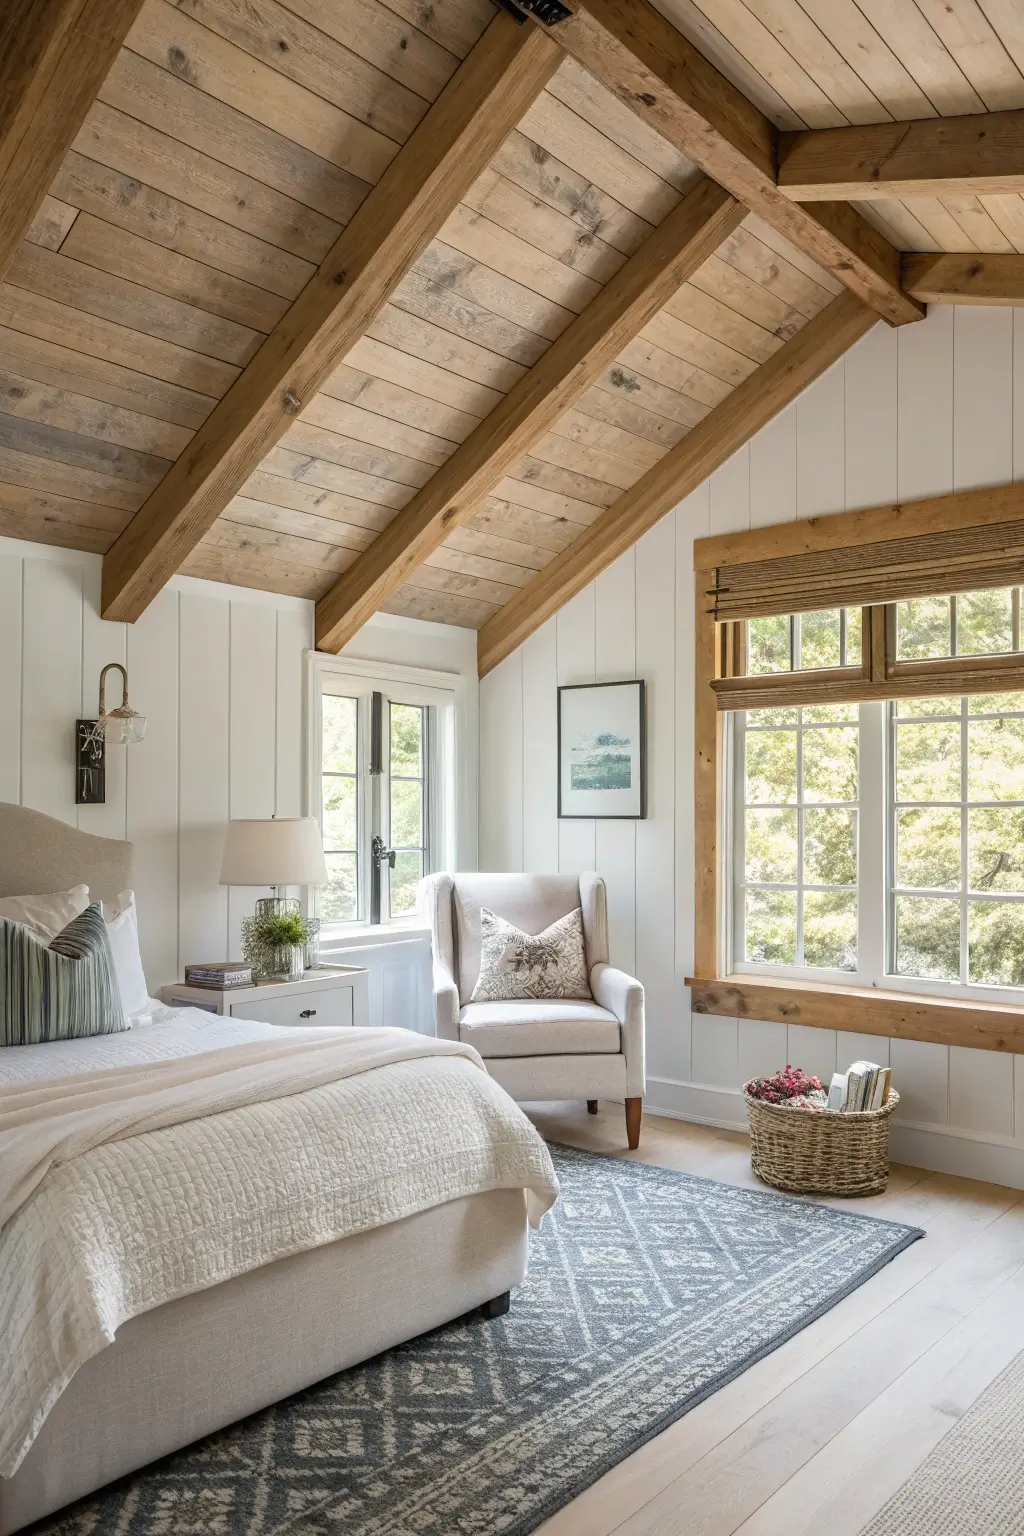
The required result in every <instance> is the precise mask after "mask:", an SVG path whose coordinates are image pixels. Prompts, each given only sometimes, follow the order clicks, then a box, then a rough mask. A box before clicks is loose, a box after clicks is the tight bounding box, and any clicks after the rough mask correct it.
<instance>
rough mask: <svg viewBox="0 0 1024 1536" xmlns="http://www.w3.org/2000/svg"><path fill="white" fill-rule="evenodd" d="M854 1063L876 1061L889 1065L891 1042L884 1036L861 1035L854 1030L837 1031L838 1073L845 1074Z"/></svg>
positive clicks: (882, 1065)
mask: <svg viewBox="0 0 1024 1536" xmlns="http://www.w3.org/2000/svg"><path fill="white" fill-rule="evenodd" d="M853 1061H874V1062H877V1063H878V1065H879V1066H880V1067H887V1066H888V1065H889V1042H888V1040H887V1039H886V1038H885V1036H884V1035H859V1034H855V1033H854V1032H853V1031H852V1030H848V1029H838V1030H836V1071H837V1072H845V1071H846V1069H847V1067H848V1066H849V1065H850V1063H851V1062H853Z"/></svg>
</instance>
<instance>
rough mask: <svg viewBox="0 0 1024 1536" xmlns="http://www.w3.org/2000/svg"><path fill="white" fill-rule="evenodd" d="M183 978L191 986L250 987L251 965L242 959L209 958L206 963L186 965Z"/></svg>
mask: <svg viewBox="0 0 1024 1536" xmlns="http://www.w3.org/2000/svg"><path fill="white" fill-rule="evenodd" d="M185 980H186V981H187V982H188V983H189V985H190V986H193V987H223V988H225V989H226V988H228V987H251V986H252V966H251V965H246V964H245V962H244V961H242V960H211V961H210V962H209V963H208V964H206V965H186V967H185Z"/></svg>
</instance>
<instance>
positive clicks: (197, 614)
mask: <svg viewBox="0 0 1024 1536" xmlns="http://www.w3.org/2000/svg"><path fill="white" fill-rule="evenodd" d="M180 601H181V651H180V667H181V672H180V688H181V738H180V743H179V764H180V773H181V781H180V787H179V797H180V798H179V807H180V826H179V831H178V860H179V898H178V903H179V935H178V967H179V974H180V973H181V967H182V966H185V965H190V964H195V963H196V962H197V961H201V960H227V959H229V958H230V955H229V951H228V892H227V889H226V887H224V886H222V885H221V884H220V883H219V882H220V861H221V853H222V850H223V843H224V825H225V823H226V822H227V820H228V816H229V814H230V803H229V793H228V770H229V747H228V721H229V719H230V711H231V695H230V678H229V673H228V658H229V655H230V606H231V605H230V603H227V602H224V601H223V600H222V599H220V598H216V597H207V596H203V595H201V594H199V593H195V592H183V593H182V594H181V599H180ZM234 953H235V954H236V955H237V953H238V951H237V950H235V951H234Z"/></svg>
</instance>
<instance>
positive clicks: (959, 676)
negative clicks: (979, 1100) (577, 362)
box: [687, 486, 1024, 1053]
mask: <svg viewBox="0 0 1024 1536" xmlns="http://www.w3.org/2000/svg"><path fill="white" fill-rule="evenodd" d="M993 514H994V515H993ZM894 520H895V521H896V523H897V524H902V526H903V528H904V529H905V531H906V532H908V533H913V534H918V533H924V532H927V531H929V527H931V528H932V529H934V530H935V531H948V530H950V529H952V528H956V527H959V526H963V524H964V523H966V524H968V525H972V526H977V525H978V524H981V523H990V522H1000V521H1006V522H1014V521H1020V520H1024V488H1021V487H1014V486H999V487H993V488H988V489H986V490H984V491H973V492H960V493H957V494H954V495H952V496H947V497H936V498H930V499H929V500H928V501H926V502H921V503H916V504H910V505H907V506H903V507H900V506H893V507H884V508H873V509H870V510H868V511H864V512H854V513H839V514H837V515H836V516H834V517H825V518H816V519H813V520H812V522H813V526H810V527H809V526H808V525H807V524H801V523H795V524H784V525H781V526H777V527H771V528H761V529H755V530H752V531H751V532H750V533H749V534H742V533H741V534H728V535H725V536H723V537H722V538H717V539H716V538H711V539H702V540H698V541H697V543H696V544H695V546H694V563H695V566H696V567H697V569H696V570H695V574H694V581H695V593H696V601H695V605H694V608H695V696H694V819H695V841H694V868H695V889H694V974H693V976H692V977H688V978H687V985H688V986H689V987H690V988H691V999H692V1006H693V1008H694V1010H695V1012H697V1013H711V1014H719V1015H722V1016H725V1017H728V1018H750V1019H763V1020H767V1021H769V1022H771V1021H779V1022H786V1023H791V1024H793V1023H797V1024H806V1025H810V1026H812V1027H815V1028H819V1029H846V1030H852V1031H855V1032H857V1033H861V1034H872V1035H883V1036H888V1037H891V1038H898V1039H907V1040H924V1041H931V1042H938V1043H940V1044H947V1045H961V1046H970V1047H975V1048H979V1049H982V1050H992V1051H1007V1052H1018V1053H1020V1052H1024V1007H1016V1006H1012V1005H1009V1004H1005V1003H999V1002H983V1001H977V1000H973V999H971V1000H960V999H957V998H954V997H939V996H934V995H928V994H923V993H916V992H912V991H903V990H902V989H900V990H895V989H893V990H884V989H881V988H877V987H867V988H865V987H857V986H845V985H835V984H832V985H829V984H824V983H819V982H810V981H802V980H793V979H785V978H781V977H780V978H778V979H775V978H770V977H766V978H761V977H759V976H747V975H743V976H739V975H733V974H729V973H727V972H726V971H725V969H724V956H723V950H722V935H723V933H724V903H725V899H726V890H725V880H724V877H723V871H722V869H721V859H720V849H721V847H722V839H723V832H724V826H723V817H724V811H725V807H724V805H723V794H722V784H723V742H724V715H725V714H726V713H727V712H728V711H731V710H740V709H750V708H757V707H762V708H764V707H766V706H767V705H769V704H772V705H779V706H783V705H793V704H820V703H842V702H861V701H865V700H872V699H895V698H914V697H925V696H928V695H934V694H967V693H1000V692H1018V691H1024V654H1022V653H1014V654H1012V655H1000V656H990V657H976V656H953V657H940V658H937V659H934V660H925V661H897V660H896V658H895V654H894V652H895V624H894V622H893V615H894V611H895V610H894V608H893V606H892V604H887V605H882V604H879V605H875V606H872V607H870V608H868V609H866V610H865V622H864V626H863V631H862V633H863V650H864V654H863V660H862V664H861V666H860V667H859V668H849V667H844V668H841V669H840V668H830V669H828V670H823V671H818V672H810V671H808V672H804V673H775V674H772V675H769V676H767V677H764V676H758V677H756V678H751V677H744V676H739V675H737V673H738V672H739V669H740V665H741V659H742V655H743V638H742V631H743V624H742V622H741V621H737V620H730V621H727V622H719V621H718V620H717V619H716V616H715V609H714V596H715V591H716V586H717V581H718V567H719V565H724V564H726V563H728V562H737V563H738V562H740V561H742V560H744V559H747V560H753V559H765V558H776V557H779V558H781V557H784V556H785V555H787V554H790V553H793V554H803V553H806V552H808V550H813V549H819V550H820V549H829V548H843V547H846V546H848V545H849V543H851V542H852V540H853V538H856V539H857V540H858V541H860V542H865V541H866V542H869V543H877V544H879V545H884V544H885V543H886V542H888V541H891V540H892V538H893V524H894ZM709 554H711V555H712V557H713V559H714V564H712V563H711V562H710V561H708V559H707V556H708V555H709ZM1007 584H1009V582H1008V583H1007ZM769 611H772V612H776V613H778V612H788V611H789V610H788V608H784V607H782V606H776V607H773V608H770V610H769Z"/></svg>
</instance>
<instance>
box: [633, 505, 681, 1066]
mask: <svg viewBox="0 0 1024 1536" xmlns="http://www.w3.org/2000/svg"><path fill="white" fill-rule="evenodd" d="M675 536H676V519H675V516H674V515H672V516H670V517H666V518H663V519H662V521H661V522H660V523H658V524H657V525H656V526H655V527H654V528H652V529H651V531H650V532H649V533H648V534H646V535H645V536H644V538H643V539H641V541H640V543H639V544H638V545H637V546H636V668H637V673H638V674H639V676H640V677H643V678H645V679H646V681H647V818H646V819H645V820H644V821H638V822H637V824H636V968H637V974H638V975H639V976H640V977H641V978H642V980H643V983H644V988H645V990H646V997H647V1017H648V1019H649V1020H650V1021H651V1023H650V1028H649V1031H648V1037H647V1038H648V1046H647V1065H648V1071H649V1072H650V1073H651V1075H652V1076H662V1077H666V1078H668V1079H670V1080H674V1081H678V1080H679V1079H680V1077H681V1074H682V1072H683V1071H684V1069H685V1066H686V1062H687V1057H688V1045H689V998H688V995H687V992H686V989H685V987H684V985H683V975H682V973H679V972H677V970H676V963H675V894H676V892H675V873H676V871H675V818H676V808H677V798H676V777H675V775H676V761H675V756H676V753H675V748H676V732H675V713H676V669H675V609H676V550H675Z"/></svg>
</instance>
